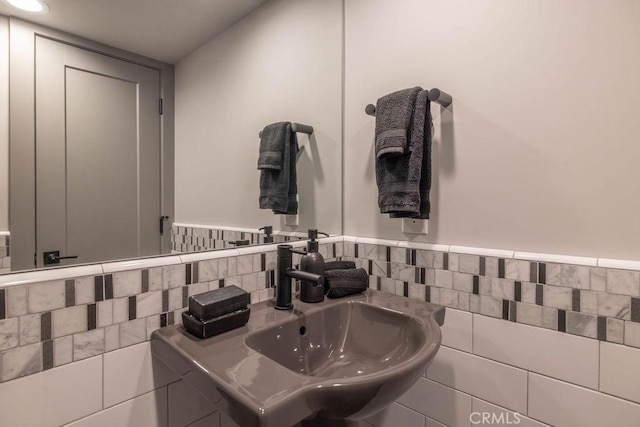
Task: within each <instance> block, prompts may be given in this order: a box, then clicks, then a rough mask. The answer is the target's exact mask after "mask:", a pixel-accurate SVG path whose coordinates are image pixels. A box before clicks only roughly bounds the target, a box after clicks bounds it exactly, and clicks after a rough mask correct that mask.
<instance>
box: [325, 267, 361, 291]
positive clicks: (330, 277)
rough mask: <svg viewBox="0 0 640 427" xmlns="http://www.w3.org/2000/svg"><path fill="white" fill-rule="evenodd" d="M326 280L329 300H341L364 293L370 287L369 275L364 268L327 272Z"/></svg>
mask: <svg viewBox="0 0 640 427" xmlns="http://www.w3.org/2000/svg"><path fill="white" fill-rule="evenodd" d="M324 280H325V284H326V287H327V289H328V290H327V296H328V297H329V298H341V297H346V296H347V295H354V294H358V293H360V292H363V291H364V290H366V289H367V287H368V286H369V275H368V274H367V271H366V270H365V269H364V268H354V269H348V270H327V271H325V272H324Z"/></svg>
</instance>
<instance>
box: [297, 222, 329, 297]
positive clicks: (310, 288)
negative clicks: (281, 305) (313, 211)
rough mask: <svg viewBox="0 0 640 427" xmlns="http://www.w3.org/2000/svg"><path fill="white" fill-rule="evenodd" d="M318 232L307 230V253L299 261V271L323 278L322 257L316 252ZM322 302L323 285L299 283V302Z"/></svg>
mask: <svg viewBox="0 0 640 427" xmlns="http://www.w3.org/2000/svg"><path fill="white" fill-rule="evenodd" d="M317 238H318V230H314V229H310V230H309V241H308V242H307V253H306V254H305V255H303V256H302V259H301V260H300V270H301V271H307V272H309V273H313V274H318V275H320V276H324V257H323V256H322V254H321V253H320V252H318V241H317V240H316V239H317ZM323 300H324V285H322V284H321V285H318V284H316V283H314V282H307V281H304V280H303V281H301V283H300V301H302V302H321V301H323Z"/></svg>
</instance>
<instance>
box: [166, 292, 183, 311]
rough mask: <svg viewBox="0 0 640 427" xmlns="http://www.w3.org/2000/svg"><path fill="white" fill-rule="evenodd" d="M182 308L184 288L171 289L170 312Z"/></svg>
mask: <svg viewBox="0 0 640 427" xmlns="http://www.w3.org/2000/svg"><path fill="white" fill-rule="evenodd" d="M180 308H182V288H173V289H169V311H173V310H178V309H180Z"/></svg>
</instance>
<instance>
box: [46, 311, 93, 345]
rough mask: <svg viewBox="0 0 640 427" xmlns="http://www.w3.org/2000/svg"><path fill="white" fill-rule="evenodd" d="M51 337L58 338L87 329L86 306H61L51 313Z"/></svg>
mask: <svg viewBox="0 0 640 427" xmlns="http://www.w3.org/2000/svg"><path fill="white" fill-rule="evenodd" d="M51 318H52V326H53V337H54V338H58V337H62V336H65V335H72V334H75V333H77V332H82V331H86V330H87V306H86V305H79V306H76V307H68V308H63V309H62V310H56V311H53V312H52V313H51Z"/></svg>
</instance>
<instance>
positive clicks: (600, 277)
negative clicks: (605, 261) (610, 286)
mask: <svg viewBox="0 0 640 427" xmlns="http://www.w3.org/2000/svg"><path fill="white" fill-rule="evenodd" d="M589 273H590V281H591V290H593V291H600V292H605V291H606V290H607V269H606V268H602V267H591V268H590V270H589Z"/></svg>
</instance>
